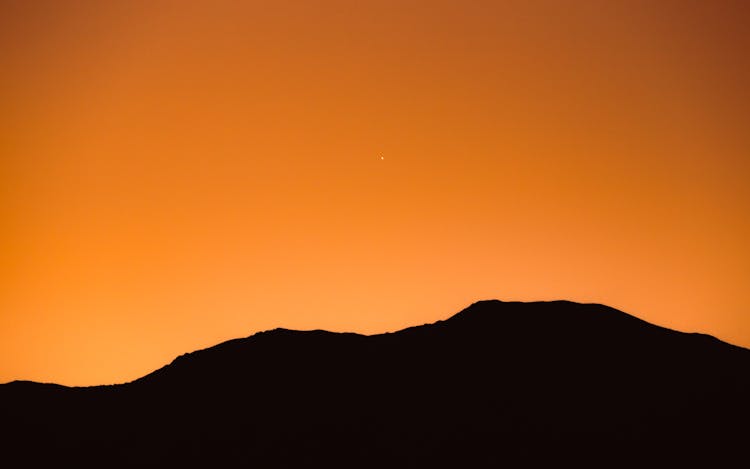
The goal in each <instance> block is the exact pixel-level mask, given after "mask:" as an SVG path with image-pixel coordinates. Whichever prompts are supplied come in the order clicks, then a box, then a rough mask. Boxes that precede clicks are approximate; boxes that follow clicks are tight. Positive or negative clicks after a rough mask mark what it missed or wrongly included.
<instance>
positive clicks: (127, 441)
mask: <svg viewBox="0 0 750 469" xmlns="http://www.w3.org/2000/svg"><path fill="white" fill-rule="evenodd" d="M0 432H1V433H0V438H1V439H0V449H1V450H2V454H0V466H2V467H42V466H57V467H144V466H145V467H217V466H219V467H222V466H223V467H258V468H274V467H293V468H299V467H331V466H334V467H351V468H361V467H506V466H507V467H529V466H531V467H558V466H560V465H565V466H570V467H581V466H586V467H626V466H638V467H676V466H683V467H685V466H690V467H693V466H698V465H707V466H709V467H725V466H729V465H732V466H736V467H746V466H747V465H748V464H750V447H749V446H748V445H750V351H749V350H746V349H742V348H739V347H734V346H732V345H729V344H726V343H724V342H721V341H719V340H717V339H714V338H712V337H709V336H706V335H701V334H685V333H680V332H675V331H671V330H668V329H664V328H661V327H657V326H654V325H651V324H648V323H646V322H644V321H641V320H639V319H637V318H635V317H633V316H629V315H627V314H625V313H622V312H619V311H616V310H614V309H611V308H608V307H605V306H600V305H581V304H576V303H570V302H551V303H503V302H499V301H486V302H479V303H476V304H474V305H472V306H470V307H469V308H467V309H466V310H464V311H462V312H460V313H458V314H456V315H455V316H453V317H452V318H450V319H448V320H446V321H439V322H437V323H435V324H430V325H425V326H419V327H413V328H410V329H405V330H403V331H399V332H395V333H391V334H382V335H374V336H362V335H357V334H337V333H330V332H325V331H310V332H300V331H290V330H284V329H276V330H273V331H269V332H263V333H259V334H256V335H253V336H251V337H248V338H246V339H237V340H233V341H229V342H225V343H223V344H220V345H217V346H215V347H212V348H209V349H206V350H201V351H198V352H194V353H191V354H186V355H183V356H181V357H179V358H177V359H176V360H175V361H174V362H172V363H171V364H170V365H168V366H165V367H164V368H162V369H160V370H157V371H156V372H154V373H151V374H150V375H147V376H145V377H143V378H141V379H139V380H136V381H134V382H132V383H128V384H123V385H117V386H101V387H91V388H67V387H62V386H56V385H43V384H38V383H28V382H14V383H10V384H5V385H0ZM571 464H573V465H572V466H571Z"/></svg>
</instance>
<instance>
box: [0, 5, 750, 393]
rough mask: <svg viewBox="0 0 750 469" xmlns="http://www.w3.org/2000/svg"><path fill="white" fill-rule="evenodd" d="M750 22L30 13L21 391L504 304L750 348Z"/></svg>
mask: <svg viewBox="0 0 750 469" xmlns="http://www.w3.org/2000/svg"><path fill="white" fill-rule="evenodd" d="M747 5H748V4H747V2H743V1H738V2H726V1H714V0H710V1H709V0H706V1H676V0H675V1H654V0H647V1H577V2H574V1H553V0H549V1H517V2H482V1H479V2H466V1H455V2H446V1H435V0H431V1H424V2H411V1H404V0H399V1H385V0H377V1H361V2H349V1H321V0H316V1H314V2H313V1H302V2H287V1H277V0H274V1H267V2H266V1H257V2H251V1H248V2H239V1H216V0H214V1H206V2H197V1H192V2H191V1H144V2H138V1H126V2H124V1H123V2H118V1H107V2H100V1H56V0H55V1H52V0H50V1H21V0H19V1H7V0H3V1H0V70H2V72H1V73H0V104H1V107H0V109H1V112H0V124H2V125H1V127H0V129H2V130H1V131H0V132H1V133H0V151H1V158H2V160H1V161H0V164H1V166H0V190H1V192H0V210H1V211H2V212H0V215H1V218H0V220H1V223H2V225H1V226H0V242H1V243H2V244H1V248H2V251H1V255H2V266H1V269H2V270H0V275H2V277H1V278H0V288H1V289H2V290H0V382H5V381H10V380H13V379H31V380H37V381H52V382H59V383H63V384H71V385H87V384H101V383H114V382H123V381H127V380H132V379H134V378H137V377H139V376H141V375H144V374H146V373H148V372H150V371H152V370H154V369H155V368H158V367H160V366H162V365H164V364H166V363H168V362H169V361H171V360H172V359H173V358H174V357H175V356H177V355H179V354H181V353H184V352H188V351H192V350H195V349H198V348H203V347H207V346H210V345H213V344H215V343H218V342H220V341H223V340H226V339H230V338H234V337H244V336H247V335H250V334H252V333H254V332H256V331H259V330H265V329H269V328H273V327H279V326H281V327H287V328H294V329H313V328H322V329H329V330H335V331H358V332H363V333H376V332H384V331H389V330H395V329H399V328H402V327H405V326H409V325H415V324H421V323H425V322H432V321H435V320H438V319H443V318H446V317H447V316H449V315H451V314H452V313H455V312H457V311H458V310H460V309H461V308H463V307H465V306H467V305H468V304H470V303H471V302H473V301H475V300H479V299H489V298H498V299H504V300H546V299H570V300H576V301H584V302H598V303H606V304H608V305H611V306H614V307H616V308H619V309H622V310H625V311H627V312H629V313H631V314H634V315H636V316H639V317H641V318H643V319H646V320H648V321H650V322H654V323H656V324H660V325H664V326H667V327H671V328H676V329H679V330H685V331H701V332H705V333H710V334H712V335H716V336H718V337H719V338H721V339H723V340H726V341H729V342H732V343H736V344H740V345H744V346H750V288H748V287H749V286H750V246H749V244H748V241H749V240H750V219H749V215H750V184H748V183H749V182H750V87H749V86H748V83H750V60H748V57H750V33H749V32H748V29H749V28H748V24H750V12H749V11H748V10H749V7H748V6H747ZM381 156H382V157H383V159H381Z"/></svg>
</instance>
